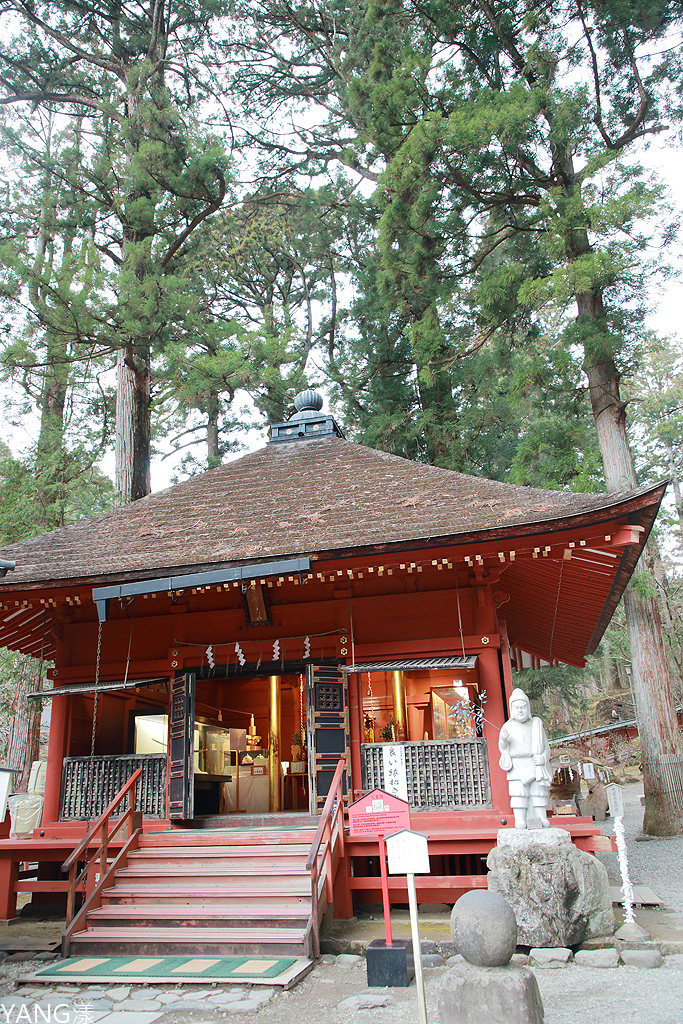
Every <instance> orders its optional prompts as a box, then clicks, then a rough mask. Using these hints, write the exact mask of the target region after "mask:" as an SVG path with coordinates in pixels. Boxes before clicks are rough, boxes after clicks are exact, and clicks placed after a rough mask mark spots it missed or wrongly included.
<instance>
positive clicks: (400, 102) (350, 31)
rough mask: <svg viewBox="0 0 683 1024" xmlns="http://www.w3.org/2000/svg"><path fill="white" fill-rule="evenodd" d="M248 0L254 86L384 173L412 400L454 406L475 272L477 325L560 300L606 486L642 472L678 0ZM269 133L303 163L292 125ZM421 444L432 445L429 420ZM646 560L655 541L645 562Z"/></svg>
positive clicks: (661, 828)
mask: <svg viewBox="0 0 683 1024" xmlns="http://www.w3.org/2000/svg"><path fill="white" fill-rule="evenodd" d="M241 14H242V17H243V18H244V19H245V20H246V19H247V18H249V16H250V11H249V10H247V9H246V8H242V9H241ZM251 16H252V23H253V26H254V30H253V31H252V33H251V36H249V33H248V32H246V31H245V33H244V37H243V39H242V45H243V52H244V53H245V54H249V55H250V58H251V59H250V62H249V65H248V67H247V66H242V67H241V69H240V76H241V81H243V82H244V83H245V93H246V94H249V95H250V96H253V95H254V94H255V89H256V88H257V86H260V87H261V89H262V91H261V96H265V97H270V98H271V99H272V100H275V99H278V100H279V102H280V103H282V102H284V101H286V102H292V103H298V104H301V103H302V102H305V101H306V100H309V101H311V102H312V103H317V104H318V109H319V111H321V112H324V113H321V114H320V121H319V123H318V124H317V125H316V126H315V127H312V128H307V129H306V130H305V132H302V133H301V137H300V139H299V140H298V148H299V153H301V151H302V150H304V152H305V159H306V160H307V161H308V162H309V164H310V163H311V162H312V161H314V160H317V161H318V164H319V166H320V167H323V166H325V165H326V164H327V163H329V162H330V161H331V160H333V159H338V160H339V161H340V162H342V163H344V164H346V165H347V166H350V167H352V168H354V169H355V170H356V171H358V172H359V173H362V174H364V175H365V176H366V177H369V178H371V179H372V178H374V179H375V180H378V182H379V187H378V189H377V192H376V202H377V204H378V206H379V209H380V212H381V220H380V224H379V242H380V249H381V256H382V260H381V268H380V270H379V273H378V280H379V284H380V287H381V289H382V290H383V292H384V294H385V296H386V297H387V299H388V300H389V302H390V303H391V305H392V306H393V307H394V308H395V309H397V310H398V311H399V312H401V313H404V314H406V315H407V317H408V320H409V326H408V327H407V329H406V331H405V333H406V334H407V336H408V338H409V340H410V344H411V348H412V353H413V358H414V359H415V362H416V365H417V366H418V381H419V387H420V391H421V392H423V405H424V407H426V408H428V409H429V408H431V409H438V417H439V418H443V417H445V418H448V417H449V414H450V409H449V406H450V405H451V403H452V400H453V399H452V391H451V388H450V379H449V377H448V375H447V374H445V373H444V367H448V365H449V362H450V361H451V359H452V357H453V347H452V344H451V339H450V337H449V333H448V317H449V305H448V303H449V299H450V297H451V296H452V295H453V282H454V281H457V280H461V281H463V282H468V281H474V279H475V275H477V277H476V285H475V288H476V290H475V293H474V295H473V297H472V302H473V305H474V307H475V309H476V311H477V313H478V315H479V318H480V326H481V329H482V331H483V332H484V337H486V336H487V335H488V336H490V333H489V332H491V331H495V330H496V329H498V328H500V327H501V326H502V321H504V319H505V318H506V317H507V316H508V315H509V314H508V312H507V311H508V309H509V310H518V309H519V308H520V307H525V308H526V309H528V310H531V311H533V310H535V309H539V308H541V307H542V306H544V305H546V306H547V305H549V304H553V305H554V306H555V307H556V308H558V309H560V310H565V311H566V315H567V320H568V322H567V325H566V328H565V344H566V345H567V346H572V345H573V346H577V347H579V348H580V350H581V351H582V354H583V368H584V372H585V374H586V377H587V380H588V389H589V396H590V401H591V407H592V412H593V418H594V421H595V427H596V431H597V436H598V441H599V445H600V451H601V455H602V461H603V467H604V474H605V481H606V484H607V487H608V489H609V490H610V491H621V490H624V489H628V488H633V487H635V486H637V478H636V471H635V465H634V459H633V454H632V451H631V448H630V446H629V441H628V436H627V431H626V406H625V403H624V401H623V399H622V396H621V380H622V375H623V370H624V366H625V364H626V362H627V360H628V358H629V356H630V354H631V352H632V350H633V347H634V340H635V339H634V334H636V333H637V329H638V324H639V320H640V317H641V315H642V311H641V310H640V309H636V308H635V307H636V305H637V298H638V294H639V291H642V289H643V287H644V279H643V277H642V274H641V273H640V270H641V265H642V263H643V260H644V253H645V251H646V246H647V244H648V242H649V241H651V240H652V236H653V235H654V234H655V228H651V229H650V237H648V236H647V234H645V233H644V230H643V225H644V224H647V223H648V218H650V221H649V223H650V224H652V223H653V221H654V217H655V216H656V215H657V214H658V213H659V212H660V204H661V201H662V196H661V192H659V191H658V190H657V188H656V187H654V186H652V185H650V184H648V183H647V182H646V181H645V180H644V179H643V177H642V175H641V174H640V173H639V168H638V167H637V166H636V165H635V161H634V157H633V156H632V154H636V153H637V152H638V149H637V146H638V144H639V142H640V141H641V140H643V139H647V138H648V137H652V136H654V135H656V134H658V133H661V132H662V131H665V130H666V126H667V124H668V123H676V122H680V109H679V106H678V89H677V87H678V86H679V84H680V81H681V77H682V76H681V60H682V58H681V49H680V47H678V46H677V45H676V42H675V40H676V37H677V35H678V34H680V28H681V14H680V5H679V4H677V3H674V2H672V0H637V2H636V3H629V4H624V3H623V2H622V0H604V2H603V0H601V2H600V3H599V4H598V3H590V2H586V3H585V4H584V3H581V2H579V3H576V2H575V0H561V2H560V3H559V4H558V3H552V4H551V3H549V2H548V0H541V2H538V0H536V2H534V0H532V2H531V3H529V0H520V2H519V3H518V2H516V0H512V2H509V0H475V2H472V3H469V2H468V3H463V2H460V3H457V2H456V3H449V4H444V3H442V2H441V0H405V2H400V0H368V2H367V3H363V2H361V3H354V4H352V5H351V7H350V8H348V9H347V8H346V7H344V8H342V7H341V5H339V4H338V3H336V2H334V0H331V2H329V3H327V4H324V5H322V4H316V5H310V4H308V3H300V4H296V5H290V4H281V3H279V0H269V2H267V3H263V4H261V5H260V6H259V7H258V8H256V9H254V10H253V11H252V12H251ZM281 40H282V41H281ZM244 64H245V65H246V61H245V62H244ZM266 141H267V142H268V144H269V145H270V146H271V148H272V150H273V151H274V152H275V151H277V152H280V153H283V152H284V154H285V155H286V156H287V157H288V158H289V159H290V160H296V158H297V147H296V145H294V144H293V143H291V144H290V143H285V142H283V141H282V140H281V139H278V138H276V137H273V138H272V139H271V140H270V141H268V140H266ZM302 143H303V145H302ZM626 158H628V159H629V160H630V161H631V163H630V165H629V166H627V165H626V162H625V159H626ZM300 159H303V157H300ZM516 236H519V237H523V238H526V239H530V240H533V242H534V244H533V245H529V246H526V249H527V252H528V253H529V256H528V258H524V256H523V250H524V246H520V253H519V255H518V257H517V260H516V262H515V263H514V265H513V266H509V265H505V264H504V263H503V264H501V262H500V261H498V260H497V258H496V254H497V251H498V249H499V246H501V245H502V244H505V243H508V242H509V241H510V240H511V239H513V238H515V237H516ZM572 307H573V319H572V320H571V322H569V313H570V310H571V309H572ZM475 341H476V339H475ZM457 354H461V353H457ZM428 457H429V458H430V460H432V461H441V460H442V459H443V457H444V439H443V437H439V436H438V434H437V435H434V436H432V437H430V438H428ZM652 560H653V553H652V551H651V550H648V551H647V552H646V553H645V554H644V556H643V564H642V569H643V572H644V573H646V574H649V573H651V572H652ZM652 590H653V588H650V587H648V586H643V585H641V586H638V585H636V586H632V587H630V588H629V589H628V591H627V593H626V595H625V598H624V604H625V609H626V617H627V622H628V629H629V636H630V642H631V656H632V662H633V679H634V686H635V693H636V699H637V705H638V718H639V722H640V728H641V739H642V747H643V770H644V781H645V792H646V802H645V818H644V825H643V827H644V829H645V831H647V832H650V833H654V834H668V833H674V832H679V831H680V830H681V828H682V827H683V826H682V821H683V813H682V812H683V806H681V802H682V799H683V743H682V740H681V735H680V731H679V729H678V724H677V719H676V714H675V709H674V703H673V699H672V685H671V676H670V668H669V663H668V661H667V658H666V653H665V649H664V644H663V641H662V629H661V621H660V613H659V608H658V605H657V602H656V600H655V597H654V596H653V593H652Z"/></svg>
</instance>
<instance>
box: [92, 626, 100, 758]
mask: <svg viewBox="0 0 683 1024" xmlns="http://www.w3.org/2000/svg"><path fill="white" fill-rule="evenodd" d="M101 654H102V623H101V622H100V623H98V627H97V661H96V662H95V703H94V704H93V709H92V736H91V737H90V756H91V757H94V756H95V729H96V728H97V698H98V696H99V694H98V691H97V687H98V685H99V682H100V656H101Z"/></svg>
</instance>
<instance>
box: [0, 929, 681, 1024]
mask: <svg viewBox="0 0 683 1024" xmlns="http://www.w3.org/2000/svg"><path fill="white" fill-rule="evenodd" d="M434 945H435V944H434V942H431V941H429V940H426V941H425V943H424V946H425V951H424V952H423V955H422V959H423V966H424V968H425V971H424V973H425V978H426V982H427V992H428V997H429V996H430V994H431V993H435V991H436V988H437V986H438V983H439V979H441V978H443V977H444V975H445V973H446V971H447V969H448V966H449V965H453V964H455V963H457V961H458V960H459V959H460V956H459V955H455V956H450V957H448V958H446V957H445V956H442V955H441V954H440V953H439V952H437V951H436V950H434ZM514 961H515V962H516V963H518V964H520V965H528V966H530V967H532V968H533V969H534V971H535V972H538V975H537V976H538V978H539V983H540V984H541V988H542V990H543V989H546V988H547V985H546V983H545V980H544V979H545V978H547V979H548V984H549V985H550V986H551V987H552V989H553V990H556V989H557V987H558V986H557V984H556V981H557V978H558V975H559V974H560V973H561V974H562V975H566V980H567V982H569V985H568V986H567V985H566V984H565V985H564V986H563V987H564V988H567V987H568V988H569V990H571V989H572V987H573V985H572V980H573V981H574V983H575V985H576V989H577V990H590V988H591V987H596V986H592V982H591V981H590V977H591V976H596V977H597V976H598V975H604V976H606V975H614V976H615V984H616V985H617V988H618V987H619V985H620V983H619V982H618V981H617V977H616V976H621V977H622V982H621V984H623V983H624V981H625V980H626V978H628V981H627V985H628V987H629V989H631V990H633V989H634V987H637V985H638V980H637V979H638V977H639V976H640V977H643V976H644V975H645V974H648V975H651V974H652V971H655V972H656V973H658V974H660V975H661V971H662V970H664V971H665V972H666V975H661V977H662V978H663V977H664V976H667V982H666V983H663V984H662V986H660V987H662V988H668V989H670V990H671V993H672V997H674V994H675V993H676V992H678V994H679V995H678V998H679V999H680V998H681V997H682V996H683V951H682V952H679V953H671V954H669V955H666V956H662V955H661V953H660V951H659V948H649V949H626V948H624V949H622V950H621V951H617V949H616V948H615V947H614V946H608V947H607V948H602V949H584V950H578V951H576V952H575V953H572V951H571V950H569V949H564V948H559V949H553V950H550V949H533V950H530V951H529V953H528V954H525V953H517V954H515V957H514ZM35 966H37V964H35V962H33V963H32V962H25V963H22V964H21V965H19V964H17V968H16V969H21V970H22V971H23V970H24V969H26V968H28V969H31V968H34V967H35ZM6 969H7V968H6V967H5V968H3V970H6ZM553 976H554V980H553ZM610 984H611V983H610ZM0 986H1V988H0V991H2V989H4V990H5V991H7V989H8V988H9V987H11V986H15V990H14V991H12V992H8V993H7V994H6V995H4V996H3V997H2V998H1V999H0V1024H38V1022H40V1024H220V1022H227V1021H230V1020H231V1019H232V1020H234V1019H235V1017H236V1016H237V1017H239V1016H242V1015H243V1016H245V1017H247V1018H249V1017H253V1016H254V1015H257V1016H258V1019H261V1018H262V1019H263V1021H264V1024H266V1022H270V1021H272V1022H274V1024H275V1022H280V1021H283V1022H289V1021H290V1020H291V1021H297V1024H299V1022H301V1024H305V1022H306V1021H308V1022H310V1024H325V1022H326V1021H327V1020H333V1021H335V1024H339V1021H342V1020H347V1019H348V1020H350V1021H352V1020H355V1019H356V1015H357V1014H361V1019H367V1020H373V1019H375V1020H376V1019H381V1020H382V1021H383V1022H386V1024H390V1022H392V1021H396V1022H402V1021H411V1018H412V1016H413V1015H414V1011H415V986H414V985H413V986H411V987H410V988H409V989H392V990H387V989H369V988H368V987H367V980H366V973H365V962H364V959H363V957H362V956H360V955H357V954H340V955H338V956H333V955H330V954H326V955H325V956H324V957H323V958H322V959H321V962H320V964H319V965H318V966H317V967H315V968H314V970H313V971H312V972H311V974H310V975H309V976H308V977H307V978H306V979H304V981H303V982H302V983H301V984H300V985H299V986H297V989H301V992H297V993H296V995H297V997H298V998H297V999H296V1001H297V1003H299V1004H301V997H302V996H303V997H306V996H307V998H304V1005H305V1006H306V1008H307V1009H308V1010H309V1011H310V1012H308V1013H303V1014H302V1012H301V1005H300V1006H299V1007H298V1009H297V1012H296V1014H295V1015H291V1016H290V1010H293V1006H292V997H293V996H295V990H292V992H282V990H280V989H277V988H274V987H266V986H260V985H254V986H249V985H240V986H237V985H230V986H225V985H220V984H216V985H211V986H210V987H200V986H196V985H182V984H181V985H155V986H152V985H127V984H126V985H106V984H99V985H65V984H58V985H54V986H46V985H38V984H37V983H35V982H33V983H32V982H30V981H27V982H23V980H22V977H21V975H20V976H19V977H17V978H16V979H15V980H10V979H8V978H3V979H2V981H0ZM597 987H598V988H604V985H598V986H597ZM321 993H322V1000H321V997H320V994H321ZM544 998H545V997H544ZM430 1001H431V1002H432V1005H433V999H430ZM321 1005H323V1006H325V1009H326V1010H328V1011H331V1012H332V1013H333V1016H332V1017H328V1016H327V1014H326V1013H321V1011H320V1009H319V1007H320V1006H321ZM678 1005H679V1006H680V1005H681V1004H680V1002H679V1003H678ZM271 1010H272V1012H271ZM373 1010H374V1011H377V1013H371V1014H368V1013H366V1012H365V1011H373ZM567 1012H568V1011H567ZM378 1014H379V1015H378ZM430 1019H431V1020H432V1021H435V1020H436V1016H435V1012H434V1011H432V1015H431V1017H430ZM572 1019H574V1018H572V1017H571V1016H557V1015H551V1016H548V1015H547V1016H546V1024H552V1022H556V1024H565V1022H566V1024H569V1022H570V1021H571V1020H572ZM576 1019H582V1018H576ZM585 1019H586V1020H587V1019H588V1017H586V1018H585ZM625 1019H629V1018H625ZM603 1020H604V1021H607V1020H609V1018H608V1017H607V1016H605V1017H604V1018H603ZM650 1020H651V1021H652V1022H653V1024H656V1022H657V1020H658V1018H657V1017H656V1016H653V1017H651V1018H650ZM681 1021H683V1012H681V1014H680V1015H679V1016H678V1017H667V1016H664V1017H662V1018H661V1024H679V1022H681ZM601 1024H602V1022H601Z"/></svg>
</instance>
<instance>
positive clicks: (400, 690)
mask: <svg viewBox="0 0 683 1024" xmlns="http://www.w3.org/2000/svg"><path fill="white" fill-rule="evenodd" d="M391 695H392V698H393V703H394V715H393V718H394V729H395V732H396V740H397V741H398V742H399V743H400V742H401V741H403V740H407V739H408V712H407V709H406V681H405V676H404V675H403V672H392V673H391Z"/></svg>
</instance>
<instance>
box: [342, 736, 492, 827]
mask: <svg viewBox="0 0 683 1024" xmlns="http://www.w3.org/2000/svg"><path fill="white" fill-rule="evenodd" d="M401 745H402V746H403V747H404V748H405V754H406V776H407V782H408V802H409V804H410V806H411V807H412V808H413V809H414V810H416V811H435V810H436V811H438V810H458V809H459V808H464V807H491V783H490V779H489V768H488V756H487V751H486V740H485V739H483V738H476V739H458V740H443V741H440V740H425V741H424V742H422V743H403V744H401ZM383 746H384V744H382V743H364V744H362V746H361V759H362V766H363V788H364V789H366V790H369V789H375V788H377V789H383V788H384V768H383V758H382V748H383Z"/></svg>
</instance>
